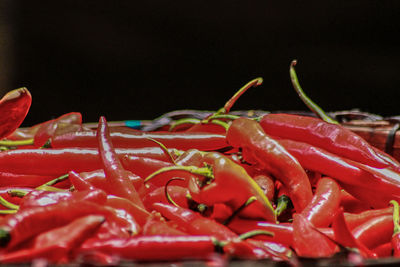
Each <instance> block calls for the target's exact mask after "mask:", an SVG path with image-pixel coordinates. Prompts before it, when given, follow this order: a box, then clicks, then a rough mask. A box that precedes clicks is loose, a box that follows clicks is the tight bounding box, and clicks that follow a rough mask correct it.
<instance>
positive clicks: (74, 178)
mask: <svg viewBox="0 0 400 267" xmlns="http://www.w3.org/2000/svg"><path fill="white" fill-rule="evenodd" d="M68 180H69V181H70V182H71V184H72V186H73V187H74V190H77V191H83V190H95V189H96V187H95V186H93V185H92V184H91V183H89V182H88V181H86V180H85V179H83V177H81V176H80V175H79V174H78V173H76V172H74V171H70V172H69V173H68Z"/></svg>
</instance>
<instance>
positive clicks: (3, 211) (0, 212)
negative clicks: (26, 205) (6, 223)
mask: <svg viewBox="0 0 400 267" xmlns="http://www.w3.org/2000/svg"><path fill="white" fill-rule="evenodd" d="M17 212H18V210H0V214H2V215H7V214H15V213H17Z"/></svg>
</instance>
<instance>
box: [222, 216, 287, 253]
mask: <svg viewBox="0 0 400 267" xmlns="http://www.w3.org/2000/svg"><path fill="white" fill-rule="evenodd" d="M227 226H228V228H230V229H231V230H233V231H234V232H235V233H237V234H243V233H246V232H249V231H253V230H265V231H270V232H273V233H274V236H267V235H259V236H256V237H253V238H254V239H261V240H266V241H273V242H277V243H280V244H284V245H287V246H291V245H292V243H293V227H292V224H291V223H272V222H267V221H257V220H248V219H241V218H234V219H233V220H232V221H231V222H229V224H228V225H227Z"/></svg>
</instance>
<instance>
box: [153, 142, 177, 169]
mask: <svg viewBox="0 0 400 267" xmlns="http://www.w3.org/2000/svg"><path fill="white" fill-rule="evenodd" d="M147 139H149V140H150V141H153V142H154V143H156V144H157V145H158V146H159V147H160V148H161V149H162V151H163V152H164V154H165V155H166V156H167V157H168V158H169V159H170V161H171V163H173V164H174V165H176V162H175V159H174V157H172V155H171V153H170V152H169V151H168V148H167V147H166V146H165V145H164V144H163V143H161V142H159V141H157V140H155V139H154V138H151V137H147Z"/></svg>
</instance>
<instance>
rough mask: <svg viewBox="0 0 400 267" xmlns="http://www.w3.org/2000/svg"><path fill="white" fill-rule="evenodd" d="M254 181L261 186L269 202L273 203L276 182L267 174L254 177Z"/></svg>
mask: <svg viewBox="0 0 400 267" xmlns="http://www.w3.org/2000/svg"><path fill="white" fill-rule="evenodd" d="M253 180H254V181H255V182H256V183H257V184H258V185H259V186H260V188H261V189H262V190H263V192H264V194H265V196H266V197H267V198H268V200H269V201H273V199H274V196H275V182H274V180H273V179H272V178H271V177H270V176H268V175H265V174H258V175H256V176H253Z"/></svg>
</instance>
